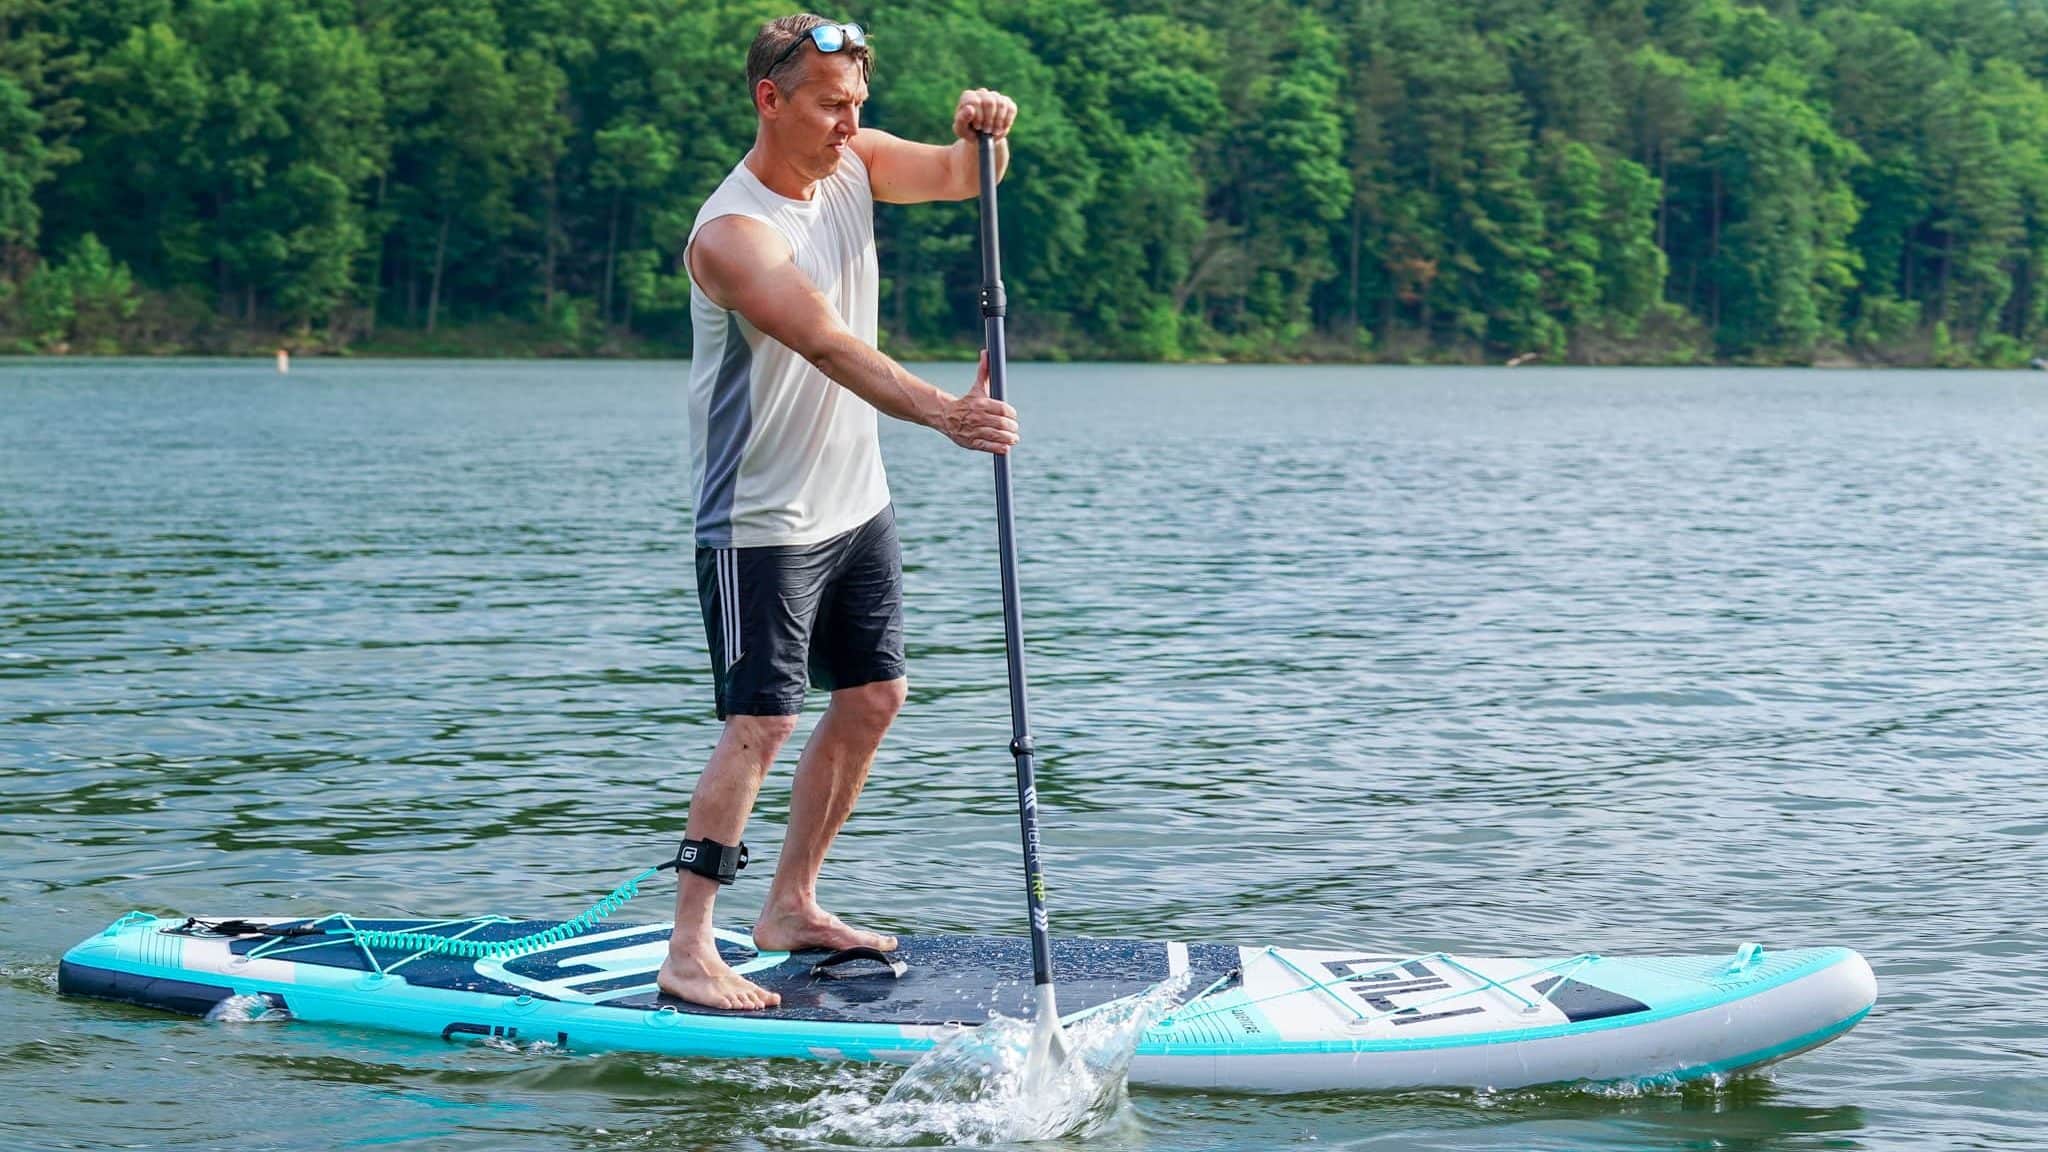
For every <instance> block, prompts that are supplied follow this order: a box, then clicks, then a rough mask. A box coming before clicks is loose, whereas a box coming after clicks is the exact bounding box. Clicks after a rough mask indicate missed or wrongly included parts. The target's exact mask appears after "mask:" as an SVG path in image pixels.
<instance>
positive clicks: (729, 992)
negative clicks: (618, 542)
mask: <svg viewBox="0 0 2048 1152" xmlns="http://www.w3.org/2000/svg"><path fill="white" fill-rule="evenodd" d="M869 65H870V54H869V51H868V43H867V35H866V33H865V32H864V31H863V30H862V29H861V28H860V26H859V25H856V24H840V23H834V22H832V21H830V20H826V19H825V18H823V17H821V16H815V15H811V14H809V13H804V14H799V15H795V16H785V17H783V18H781V19H779V20H773V21H770V22H769V23H767V24H765V25H763V26H762V28H761V31H760V33H759V34H758V35H757V36H756V37H755V38H754V43H753V47H752V48H751V49H749V50H748V53H747V85H748V88H749V89H750V90H751V92H752V95H753V100H754V110H755V113H756V115H757V125H756V128H755V135H754V145H753V148H752V149H751V150H750V151H748V153H747V154H746V156H745V157H744V158H743V159H742V160H741V161H740V163H739V164H738V166H736V167H734V168H733V170H732V172H731V174H730V175H728V176H727V177H726V178H725V181H724V183H722V184H720V185H719V186H718V188H717V190H716V191H714V192H713V193H712V194H711V198H710V199H709V200H707V201H705V203H704V207H703V208H702V209H701V210H700V211H699V212H698V213H697V220H696V224H695V226H694V227H693V228H692V229H691V232H690V239H689V244H688V246H687V247H686V248H685V250H684V260H685V262H686V264H687V266H688V269H689V273H690V282H691V283H690V319H691V324H692V327H693V329H694V333H695V337H694V344H693V347H692V353H691V361H690V439H691V445H690V447H691V467H692V471H693V474H694V481H695V485H696V492H697V503H696V550H697V596H698V601H699V603H700V604H701V606H702V608H703V613H704V628H705V633H706V635H707V637H708V638H709V641H710V648H711V669H712V680H713V683H714V685H715V693H716V697H717V708H718V716H719V719H721V720H723V721H724V722H725V728H724V731H723V732H722V733H721V735H720V737H719V741H718V746H717V748H716V749H715V750H713V752H712V754H711V759H710V760H709V762H707V763H706V764H705V766H704V771H703V774H702V775H701V776H700V777H699V778H698V780H697V787H696V790H695V792H694V793H693V794H692V795H691V798H690V816H689V823H688V826H687V828H686V829H685V831H684V833H683V845H682V848H681V850H680V851H679V852H678V853H677V859H676V867H677V872H678V874H679V876H680V878H681V887H680V890H679V892H678V894H677V897H676V919H675V929H674V932H673V934H672V935H671V936H670V938H669V949H668V957H667V959H666V960H665V961H664V962H663V964H662V967H661V974H660V977H659V983H660V986H661V990H662V992H664V993H665V994H667V995H670V996H674V997H677V998H679V999H682V1000H687V1001H689V1002H691V1003H694V1004H702V1005H706V1006H708V1007H714V1008H735V1009H747V1008H765V1007H771V1006H773V1005H775V1004H777V1003H779V1002H780V997H778V996H777V995H776V994H775V993H773V992H770V991H768V990H766V989H763V988H761V987H759V986H758V985H756V984H754V983H753V982H751V981H749V980H747V979H746V978H744V977H742V976H740V975H738V974H737V973H735V972H734V971H733V970H732V968H731V967H730V966H729V965H727V964H726V963H725V961H723V960H722V959H720V958H719V955H718V950H717V947H716V945H715V943H714V940H713V937H712V932H711V927H712V904H713V900H714V898H715V897H716V895H717V893H718V889H719V886H720V885H722V884H730V883H732V881H733V879H734V877H735V875H736V874H737V872H738V871H739V869H740V868H741V867H742V866H743V865H744V864H745V858H746V853H745V848H744V845H742V843H741V840H740V837H741V834H742V833H743V832H744V831H745V829H746V823H747V817H748V815H749V813H751V812H752V810H753V806H754V799H755V796H756V795H757V794H758V793H759V791H760V788H761V782H762V780H763V779H764V778H765V777H766V776H767V774H768V770H769V768H770V767H771V766H772V765H773V764H774V762H775V757H776V755H777V753H778V752H780V751H781V749H782V746H783V744H784V743H785V742H787V741H788V739H789V737H790V736H791V735H792V734H793V733H794V732H795V731H796V718H797V714H798V713H799V712H801V711H802V709H803V704H804V693H805V688H806V685H807V684H808V685H811V686H815V687H818V688H822V689H825V690H826V691H828V692H830V693H831V703H830V704H829V705H828V706H827V707H826V709H825V715H824V716H823V717H822V718H820V719H819V721H818V724H817V727H816V728H815V729H814V730H813V731H812V733H811V737H810V740H809V741H808V742H807V743H806V744H805V746H804V749H803V753H802V755H801V756H800V758H799V759H798V762H797V769H796V780H795V784H794V786H793V790H792V792H791V796H790V806H789V828H788V833H787V835H786V837H785V839H784V841H783V845H782V853H781V858H780V860H779V861H778V862H777V866H776V871H775V879H774V881H773V883H772V884H771V885H770V887H769V890H768V896H767V900H766V902H765V904H764V905H763V907H762V909H761V915H760V918H759V919H758V920H757V921H755V923H754V943H755V945H756V946H757V947H759V948H761V949H762V950H764V951H783V950H792V951H793V950H797V949H804V948H829V949H841V948H854V947H868V948H876V949H880V950H883V951H888V950H890V949H893V948H894V947H895V946H896V940H895V938H894V937H893V936H888V935H883V934H880V933H875V932H867V931H862V930H860V929H857V928H853V927H850V926H848V925H847V924H846V923H844V922H843V921H841V920H840V919H839V918H838V917H836V916H834V915H832V914H831V913H829V912H827V911H825V910H824V909H823V908H822V907H820V906H819V905H818V899H817V881H818V871H819V869H820V867H821V866H822V865H823V863H824V859H825V852H826V849H827V848H829V847H830V846H831V843H832V838H833V837H834V836H835V835H836V834H837V833H838V831H839V828H840V826H841V825H843V824H844V823H845V822H846V818H847V816H848V815H849V814H851V813H852V811H853V805H854V801H855V799H856V798H858V797H859V795H860V791H861V786H862V785H863V784H864V783H865V782H866V780H867V774H868V768H869V765H870V764H871V763H872V762H873V760H874V756H875V750H876V749H877V748H878V747H879V746H880V745H881V741H882V736H883V734H884V733H886V732H887V731H888V729H889V725H890V723H891V722H892V721H893V720H894V719H895V718H896V713H897V711H898V710H899V709H901V708H902V706H903V701H904V698H905V694H906V691H907V689H906V681H905V679H904V658H903V565H902V557H901V551H900V549H899V547H898V544H897V538H896V527H895V518H894V513H893V510H892V508H891V506H890V501H889V487H888V482H887V480H886V478H885V477H884V474H883V470H882V456H881V449H880V443H879V440H878V437H877V432H878V428H877V425H878V419H877V415H876V414H877V413H878V412H879V413H882V414H885V415H888V416H893V417H895V418H897V419H899V420H906V421H909V422H911V423H916V424H923V425H925V426H927V427H930V428H933V429H936V430H938V431H939V432H941V433H943V434H944V435H945V436H946V437H947V438H949V439H951V440H952V441H953V442H954V443H956V444H958V445H960V446H961V447H963V448H969V449H973V450H975V451H980V452H993V453H1004V452H1007V451H1009V449H1010V446H1011V445H1013V444H1015V443H1017V422H1016V413H1015V412H1014V411H1013V410H1012V409H1011V408H1010V406H1009V405H1008V404H1005V403H1003V402H1001V401H998V400H994V399H991V398H990V396H989V395H988V365H987V362H986V358H984V361H983V364H982V366H981V369H980V371H979V372H978V373H977V375H976V379H975V383H974V387H973V388H972V390H970V391H969V392H968V393H967V394H966V395H964V396H954V395H951V394H949V393H947V392H945V391H944V390H942V389H940V388H938V387H935V386H934V385H932V384H930V383H928V382H926V381H924V380H921V379H919V378H918V377H916V376H914V375H912V374H911V373H910V372H908V371H906V370H905V369H904V368H903V366H902V365H900V364H898V363H896V361H894V360H892V359H890V358H889V357H887V356H885V355H883V354H882V353H881V352H880V351H878V350H877V349H876V347H875V336H876V321H877V311H878V309H877V296H878V292H877V280H878V273H877V265H876V260H875V240H874V202H875V201H876V200H883V201H887V202H889V203H895V204H916V203H922V202H925V201H931V200H965V199H969V198H971V197H973V196H974V195H976V193H977V192H978V191H979V190H980V173H979V170H978V157H977V144H976V139H977V136H978V134H980V133H987V134H988V135H990V136H993V137H994V138H995V139H996V141H997V144H996V147H997V162H996V172H997V174H998V176H999V177H1000V174H1001V172H1002V171H1003V169H1004V168H1006V167H1007V165H1008V161H1009V148H1008V145H1007V143H1005V142H1003V137H1005V136H1006V135H1007V134H1008V132H1009V130H1010V125H1011V122H1012V121H1014V120H1015V119H1016V115H1017V106H1016V104H1015V102H1013V101H1011V100H1010V99H1009V98H1008V97H1006V96H1003V95H1001V94H1000V93H997V92H992V91H988V90H986V89H975V90H971V91H967V92H963V93H961V95H960V99H959V102H958V104H957V105H956V106H955V108H954V111H953V132H954V134H955V135H956V136H957V137H959V139H958V140H956V141H955V142H954V143H953V144H951V145H950V146H940V145H930V144H918V143H914V142H911V141H908V140H903V139H899V138H897V137H895V136H891V135H890V134H888V133H886V132H878V131H875V130H873V129H863V128H862V127H861V126H860V110H861V106H862V105H863V104H864V103H865V102H866V101H867V96H868V72H869Z"/></svg>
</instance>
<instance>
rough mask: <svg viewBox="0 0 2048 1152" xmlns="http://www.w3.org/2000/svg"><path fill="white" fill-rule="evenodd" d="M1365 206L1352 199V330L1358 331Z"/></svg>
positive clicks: (1353, 332)
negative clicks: (1361, 249)
mask: <svg viewBox="0 0 2048 1152" xmlns="http://www.w3.org/2000/svg"><path fill="white" fill-rule="evenodd" d="M1364 217H1365V206H1364V205H1363V204H1360V203H1359V202H1358V199H1357V198H1356V197H1353V198H1352V201H1351V302H1350V303H1351V331H1352V334H1353V335H1356V334H1357V332H1358V295H1359V293H1358V250H1359V249H1360V248H1361V247H1363V234H1364V231H1365V229H1364V226H1363V225H1364Z"/></svg>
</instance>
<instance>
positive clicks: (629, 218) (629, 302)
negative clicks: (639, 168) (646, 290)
mask: <svg viewBox="0 0 2048 1152" xmlns="http://www.w3.org/2000/svg"><path fill="white" fill-rule="evenodd" d="M638 209H639V205H637V204H628V205H627V206H626V247H628V248H631V247H632V246H633V226H634V225H635V224H637V223H639V220H640V213H639V211H638ZM625 297H626V299H625V301H624V304H625V307H624V309H623V315H622V316H621V317H620V320H619V327H620V328H623V329H625V331H626V334H627V335H628V336H630V335H632V334H633V294H632V293H631V292H627V293H625Z"/></svg>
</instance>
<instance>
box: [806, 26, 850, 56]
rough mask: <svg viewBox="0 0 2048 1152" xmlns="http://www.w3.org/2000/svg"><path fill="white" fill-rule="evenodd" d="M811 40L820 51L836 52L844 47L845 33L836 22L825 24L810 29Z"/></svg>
mask: <svg viewBox="0 0 2048 1152" xmlns="http://www.w3.org/2000/svg"><path fill="white" fill-rule="evenodd" d="M811 42H812V43H814V44H816V45H817V46H818V51H820V52H837V51H839V50H840V49H841V48H844V47H846V34H845V33H844V32H841V31H840V29H839V26H838V25H837V24H826V25H822V26H820V27H818V28H814V29H812V30H811Z"/></svg>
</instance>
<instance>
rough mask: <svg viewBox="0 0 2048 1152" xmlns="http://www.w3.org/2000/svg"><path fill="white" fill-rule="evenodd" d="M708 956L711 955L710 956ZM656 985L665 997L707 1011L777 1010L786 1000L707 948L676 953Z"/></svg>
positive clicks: (715, 949)
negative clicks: (683, 1001) (698, 1005)
mask: <svg viewBox="0 0 2048 1152" xmlns="http://www.w3.org/2000/svg"><path fill="white" fill-rule="evenodd" d="M707 953H708V955H707ZM654 982H655V983H656V984H657V985H659V986H660V987H661V991H662V994H663V995H666V996H673V997H675V998H676V999H678V1000H687V1001H689V1002H690V1003H692V1004H702V1005H703V1006H704V1007H706V1008H733V1009H740V1010H745V1009H749V1008H773V1007H775V1006H776V1005H777V1004H780V1003H782V997H781V996H779V995H777V994H775V993H773V992H770V991H768V990H767V989H766V988H763V987H761V986H760V985H759V984H756V983H754V982H753V981H751V980H749V979H747V978H746V977H744V976H741V975H740V974H739V973H737V972H735V971H733V970H732V966H731V965H729V964H727V963H726V962H725V961H724V960H721V959H719V957H718V949H717V948H716V947H715V946H712V945H706V946H705V947H704V948H703V949H701V950H696V951H692V952H689V953H686V954H684V955H682V956H678V955H677V954H676V953H674V952H670V953H669V954H668V959H667V960H666V961H664V962H663V963H662V965H661V973H660V975H658V976H656V977H655V978H654Z"/></svg>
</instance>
